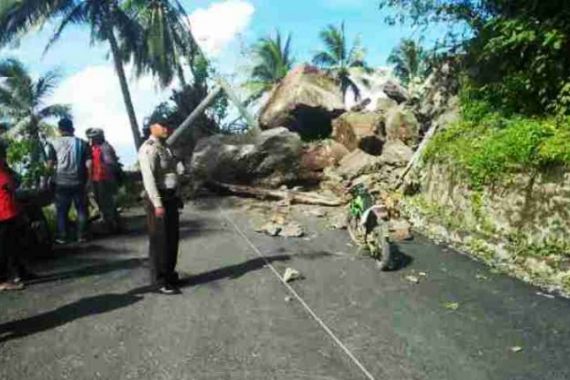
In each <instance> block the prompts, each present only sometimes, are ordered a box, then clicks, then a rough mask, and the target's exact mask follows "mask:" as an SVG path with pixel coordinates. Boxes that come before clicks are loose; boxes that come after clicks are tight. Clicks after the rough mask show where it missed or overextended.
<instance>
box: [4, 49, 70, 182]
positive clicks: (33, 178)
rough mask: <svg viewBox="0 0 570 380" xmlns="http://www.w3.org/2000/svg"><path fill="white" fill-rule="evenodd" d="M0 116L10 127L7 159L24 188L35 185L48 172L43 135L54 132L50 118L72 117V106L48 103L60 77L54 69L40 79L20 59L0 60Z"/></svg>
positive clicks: (49, 134)
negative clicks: (33, 76)
mask: <svg viewBox="0 0 570 380" xmlns="http://www.w3.org/2000/svg"><path fill="white" fill-rule="evenodd" d="M0 77H2V78H3V79H4V80H3V81H2V83H1V84H0V118H1V119H3V121H5V122H6V124H7V125H8V127H9V130H8V132H7V135H9V136H10V138H9V149H8V162H9V163H10V165H12V167H13V168H14V169H15V170H16V171H17V172H18V173H20V174H21V175H22V184H23V185H24V186H25V187H34V186H36V185H37V184H38V182H39V180H40V178H41V177H43V176H44V175H45V174H46V173H45V151H44V147H43V145H44V142H43V140H44V138H45V137H48V136H51V135H53V131H54V128H53V127H52V126H51V125H50V124H49V123H48V121H49V120H50V119H53V118H58V117H70V116H71V115H70V107H69V106H68V105H64V104H49V105H48V104H45V103H46V99H47V98H49V97H50V96H51V94H52V93H53V90H54V89H55V88H56V87H57V85H58V81H59V76H58V74H57V72H54V71H51V72H48V73H46V74H44V75H42V76H40V77H39V78H38V79H37V80H34V79H33V78H32V77H31V74H30V73H29V72H28V71H27V70H26V67H25V66H24V65H23V64H22V63H21V62H19V61H17V60H14V59H7V60H4V61H1V62H0Z"/></svg>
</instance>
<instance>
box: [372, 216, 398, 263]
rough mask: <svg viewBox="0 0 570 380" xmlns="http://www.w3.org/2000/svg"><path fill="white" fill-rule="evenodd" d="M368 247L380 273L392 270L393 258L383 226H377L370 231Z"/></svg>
mask: <svg viewBox="0 0 570 380" xmlns="http://www.w3.org/2000/svg"><path fill="white" fill-rule="evenodd" d="M368 246H369V249H370V252H371V254H372V256H373V257H374V258H375V259H376V265H377V266H378V269H380V270H381V271H388V270H390V269H392V266H393V264H394V258H393V254H392V250H391V249H390V242H389V241H388V237H387V231H386V229H385V226H383V225H379V226H376V227H375V228H374V229H373V230H372V233H371V236H370V240H369V242H368Z"/></svg>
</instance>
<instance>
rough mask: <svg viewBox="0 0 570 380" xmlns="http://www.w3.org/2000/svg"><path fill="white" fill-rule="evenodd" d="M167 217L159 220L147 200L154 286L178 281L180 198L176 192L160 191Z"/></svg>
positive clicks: (151, 269) (151, 271)
mask: <svg viewBox="0 0 570 380" xmlns="http://www.w3.org/2000/svg"><path fill="white" fill-rule="evenodd" d="M160 197H161V198H162V205H163V207H164V211H165V215H164V217H162V218H157V217H156V216H155V214H154V210H155V209H154V206H153V205H152V203H151V202H150V200H149V199H148V198H147V199H146V209H147V225H148V235H149V256H150V274H151V281H152V283H153V285H157V286H164V285H166V284H173V283H174V282H176V281H177V280H178V274H177V273H176V271H175V268H176V261H177V258H178V240H179V238H180V233H179V230H178V228H179V221H180V216H179V213H178V203H179V202H178V198H177V197H176V194H175V192H174V191H171V190H165V191H162V190H161V191H160Z"/></svg>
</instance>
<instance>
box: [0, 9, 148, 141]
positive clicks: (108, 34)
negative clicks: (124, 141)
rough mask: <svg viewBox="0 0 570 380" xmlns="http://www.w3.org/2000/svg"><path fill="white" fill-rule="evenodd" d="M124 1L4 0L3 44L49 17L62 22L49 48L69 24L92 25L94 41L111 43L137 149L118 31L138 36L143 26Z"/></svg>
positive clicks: (0, 40) (0, 15) (125, 35)
mask: <svg viewBox="0 0 570 380" xmlns="http://www.w3.org/2000/svg"><path fill="white" fill-rule="evenodd" d="M124 2H125V0H2V5H1V6H0V45H1V44H6V43H8V42H10V41H13V40H14V39H17V38H18V37H19V36H21V35H22V34H23V33H26V32H29V31H30V30H35V29H36V28H37V27H41V26H43V25H44V24H45V23H46V22H47V21H49V20H52V19H54V18H57V19H59V25H58V27H57V28H56V30H55V33H54V34H53V36H52V38H51V39H50V42H49V43H48V45H47V46H46V50H47V49H49V48H50V46H51V45H52V44H53V43H54V42H56V41H57V40H58V39H59V38H60V36H61V34H62V32H63V31H64V30H65V28H66V27H67V26H68V25H70V24H87V25H89V27H90V29H91V38H92V40H93V41H94V42H97V41H106V42H108V43H109V46H110V49H111V53H112V57H113V62H114V65H115V71H116V72H117V75H118V77H119V83H120V86H121V91H122V93H123V99H124V102H125V107H126V110H127V113H128V116H129V121H130V125H131V131H132V133H133V138H134V142H135V146H136V148H137V149H138V148H139V147H140V145H141V143H142V141H141V137H140V133H139V128H138V123H137V119H136V115H135V111H134V107H133V103H132V100H131V95H130V92H129V87H128V82H127V79H126V75H125V70H124V67H123V60H122V54H121V50H120V48H119V43H118V40H117V37H116V35H115V33H118V34H119V35H120V36H121V38H122V39H123V40H124V39H129V38H137V33H138V32H140V27H139V26H138V25H137V24H136V23H135V22H134V21H133V20H132V19H131V18H129V16H128V15H127V13H126V12H125V11H124V10H123V9H122V8H121V5H123V3H124Z"/></svg>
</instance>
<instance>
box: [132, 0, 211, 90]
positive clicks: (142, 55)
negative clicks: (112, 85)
mask: <svg viewBox="0 0 570 380" xmlns="http://www.w3.org/2000/svg"><path fill="white" fill-rule="evenodd" d="M124 8H125V9H126V10H127V12H128V14H129V16H131V17H132V18H133V19H134V20H136V21H137V23H138V24H139V25H140V27H141V30H140V31H139V33H137V37H138V38H132V37H133V36H132V35H127V36H126V37H128V38H127V39H123V40H122V41H121V46H122V49H123V51H124V53H125V59H127V60H131V61H132V62H133V63H134V66H135V68H136V73H137V75H139V76H140V75H143V74H147V73H151V74H153V75H155V76H157V77H158V79H159V82H160V84H161V86H162V87H167V86H168V85H169V84H170V83H171V82H172V80H173V79H174V77H175V76H178V79H179V81H180V83H181V86H182V87H184V86H185V85H186V78H185V75H184V70H183V65H184V64H185V63H187V64H189V65H190V69H191V71H192V74H193V75H194V76H195V77H196V76H197V75H196V73H195V70H194V68H195V61H196V58H197V55H198V54H200V51H199V48H198V45H197V43H196V41H195V40H194V37H193V36H192V32H191V30H190V26H189V23H188V15H187V14H186V11H185V10H184V7H183V6H182V5H181V4H180V3H179V1H178V0H128V1H127V2H126V3H125V7H124Z"/></svg>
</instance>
